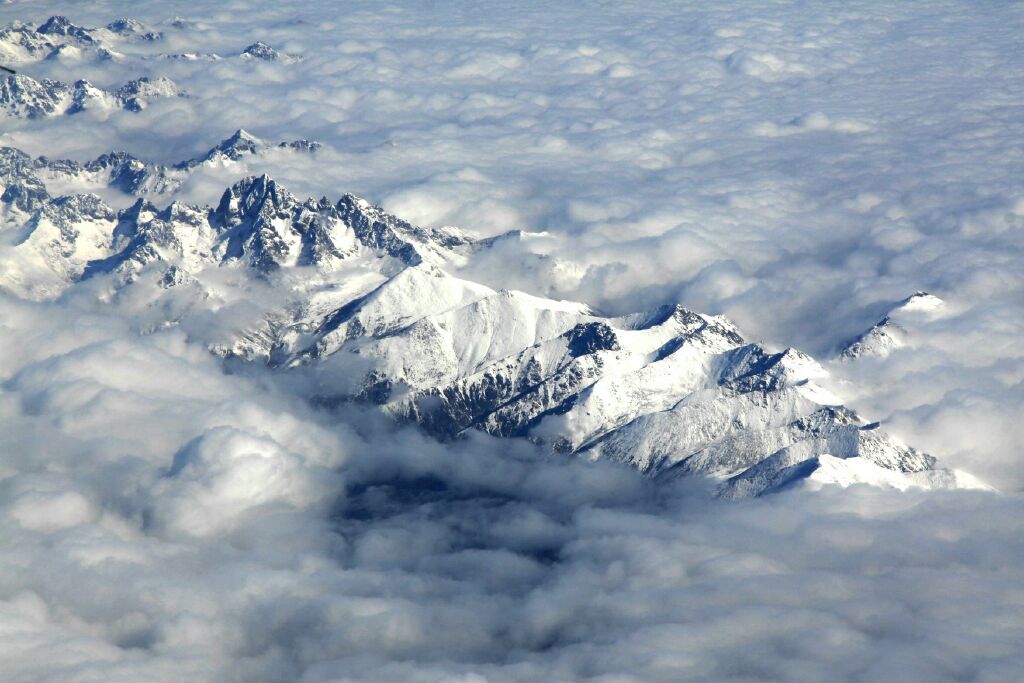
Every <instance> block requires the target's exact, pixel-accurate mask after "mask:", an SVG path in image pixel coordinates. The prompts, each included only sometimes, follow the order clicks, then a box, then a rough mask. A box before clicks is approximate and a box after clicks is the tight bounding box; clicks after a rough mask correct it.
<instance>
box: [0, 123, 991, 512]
mask: <svg viewBox="0 0 1024 683" xmlns="http://www.w3.org/2000/svg"><path fill="white" fill-rule="evenodd" d="M236 138H238V139H236V140H235V142H236V143H240V142H241V143H244V142H245V140H244V137H243V136H236ZM229 147H230V148H231V149H239V150H241V149H243V148H244V147H245V145H244V144H241V145H238V144H233V145H229ZM215 149H218V148H215ZM219 153H224V154H228V155H230V154H231V152H230V151H226V150H220V152H219ZM40 164H42V166H40ZM40 168H49V166H47V165H46V163H45V162H40V161H39V160H33V159H31V158H30V157H28V156H27V155H25V154H23V153H21V152H19V151H17V150H13V149H4V150H0V186H2V187H0V189H2V194H0V210H2V211H3V219H4V223H3V224H4V225H5V228H4V229H3V230H2V231H0V236H2V237H3V240H2V244H3V246H2V247H0V287H3V288H5V289H7V290H9V291H12V292H14V293H16V294H18V295H20V296H27V297H33V298H53V297H57V296H60V295H61V294H62V293H63V292H65V291H67V290H68V289H69V288H73V287H83V286H88V287H91V288H93V289H94V291H95V293H96V295H97V296H101V297H107V298H109V299H110V300H111V301H114V302H116V300H118V298H119V297H124V298H127V299H130V300H132V301H133V302H137V301H138V300H139V299H142V300H145V301H146V302H148V303H147V306H148V307H149V309H150V310H151V311H153V312H154V313H153V315H154V316H156V317H157V318H158V320H157V321H156V324H163V325H166V324H175V323H176V322H177V321H178V320H181V319H183V318H185V317H187V316H188V315H190V313H192V312H200V313H203V314H207V315H215V314H216V313H215V311H217V310H219V309H220V307H221V305H222V304H223V303H224V302H225V301H228V300H230V299H231V298H232V297H235V296H237V295H238V293H239V292H240V291H243V290H244V289H245V288H247V287H255V286H258V285H259V283H266V284H267V285H268V289H267V291H268V292H272V293H274V294H275V296H268V298H267V301H266V303H265V306H264V308H263V309H262V310H261V311H260V313H259V315H258V316H255V317H254V318H252V319H250V320H249V321H247V323H246V324H239V325H235V326H233V327H232V332H231V333H230V334H227V335H225V336H223V337H221V338H219V339H211V340H209V343H210V347H211V349H212V350H213V351H215V352H217V353H219V354H221V355H223V356H225V357H227V358H232V359H235V361H234V362H259V363H267V364H269V365H271V366H273V367H275V368H277V369H278V371H279V372H314V373H316V375H317V377H318V378H319V379H320V381H321V385H322V391H321V392H320V394H319V395H318V396H316V397H311V398H314V399H315V400H317V401H319V402H320V403H322V404H324V405H328V406H329V405H332V404H336V403H338V402H345V401H364V402H369V403H375V404H378V405H379V406H380V407H381V409H382V410H384V411H386V412H387V413H389V414H391V415H393V416H394V417H395V418H397V419H400V420H409V421H413V422H416V423H418V424H419V425H421V426H422V427H423V429H425V430H426V431H428V432H429V433H431V434H433V435H434V436H436V437H437V438H440V439H453V438H458V437H459V435H461V434H463V433H464V432H466V430H481V431H484V432H487V433H490V434H493V435H495V436H500V437H520V438H527V439H531V440H533V441H535V442H537V443H541V444H545V445H546V446H548V447H549V448H551V449H552V450H553V451H554V452H557V453H565V454H575V455H577V456H579V457H586V458H594V459H597V458H606V459H611V460H615V461H620V462H623V463H627V464H629V465H631V466H634V467H636V468H638V469H640V470H642V471H643V472H645V473H648V474H649V475H651V476H657V477H675V476H683V475H706V476H709V477H712V478H714V479H716V480H718V481H719V482H720V483H719V486H720V491H721V493H722V495H725V496H751V495H760V494H762V493H766V492H770V491H776V490H779V489H780V488H783V487H786V486H790V485H794V484H798V483H805V484H806V483H808V482H810V483H815V484H820V483H840V484H849V483H855V482H866V483H874V484H886V485H892V486H897V487H909V486H921V487H938V488H950V487H962V486H978V485H980V484H979V483H978V482H977V481H976V480H974V479H973V478H971V477H970V476H969V475H966V474H964V473H961V472H955V471H950V470H947V469H943V468H941V467H939V466H938V464H937V463H936V461H935V459H934V458H933V457H931V456H929V455H927V454H924V453H921V452H920V451H917V450H915V449H913V448H911V447H908V446H906V445H904V444H902V443H900V442H899V441H897V440H896V439H894V438H892V437H891V436H888V435H886V434H885V433H884V431H882V430H881V429H880V428H879V426H878V425H877V424H866V423H865V422H864V421H863V420H862V419H861V418H860V417H858V416H857V415H856V414H855V413H853V412H852V411H850V410H849V409H847V408H844V407H842V406H841V405H840V401H839V399H838V398H836V397H835V396H833V395H832V394H831V393H829V392H828V391H827V390H826V389H825V388H823V387H822V386H821V385H820V384H819V381H820V380H822V379H823V378H825V377H826V375H827V373H826V371H825V370H824V368H822V366H820V365H819V364H818V363H816V362H815V361H814V360H813V359H811V358H810V357H808V356H807V355H805V354H803V353H801V352H799V351H796V350H794V349H786V350H783V351H780V352H773V351H771V350H769V349H766V348H764V347H763V346H762V345H760V344H758V343H754V342H750V341H749V340H746V339H745V338H744V337H743V336H742V334H741V333H740V331H739V330H737V329H736V327H735V326H734V325H733V324H732V323H731V322H729V321H728V320H726V319H724V318H721V317H718V316H708V315H703V314H700V313H697V312H693V311H689V310H687V309H685V308H682V307H680V306H665V307H662V308H659V309H657V310H654V311H649V312H644V313H638V314H635V315H629V316H622V317H613V318H609V317H605V316H602V315H600V314H599V313H597V312H595V311H592V310H590V309H589V308H588V307H587V306H585V305H583V304H579V303H574V302H566V301H555V300H551V299H545V298H540V297H535V296H531V295H528V294H525V293H522V292H516V291H507V290H501V291H496V290H493V289H491V288H489V287H486V286H483V285H480V284H477V283H474V282H470V281H467V280H463V279H460V278H458V277H456V276H455V275H453V274H452V273H453V272H457V270H458V268H459V267H460V266H461V265H464V264H465V263H466V262H467V261H469V260H471V259H472V258H473V257H474V254H475V253H476V252H477V250H479V249H481V248H483V246H485V245H486V242H483V241H481V242H478V241H475V240H473V239H472V238H471V237H470V236H468V235H466V234H465V233H463V232H461V231H458V230H456V229H428V228H421V227H418V226H414V225H412V224H409V223H407V222H405V221H402V220H401V219H399V218H397V217H395V216H392V215H389V214H387V213H386V212H384V211H383V210H381V209H380V208H377V207H374V206H372V205H371V204H369V203H368V202H366V201H364V200H361V199H359V198H357V197H354V196H352V195H345V196H343V197H342V198H341V199H339V200H337V201H334V200H328V199H326V198H323V199H319V200H316V199H306V200H303V199H300V198H298V197H295V196H294V195H292V194H291V193H289V192H288V191H287V190H286V189H284V188H282V187H281V186H279V185H278V184H277V183H276V182H274V181H273V180H272V179H270V178H268V177H266V176H260V177H250V178H247V179H245V180H243V181H241V182H239V183H237V184H235V185H233V186H232V187H231V188H229V189H228V190H226V191H225V192H224V194H223V197H222V198H221V200H220V202H219V203H218V204H217V206H215V207H197V206H189V205H185V204H181V203H171V204H170V205H168V206H166V207H163V208H161V207H157V206H155V205H154V204H152V203H151V202H149V201H147V200H146V199H141V198H140V199H139V200H138V201H137V202H136V203H135V204H134V205H133V206H131V207H130V208H128V209H126V210H122V211H114V210H113V209H111V208H110V207H108V206H106V205H105V204H104V203H103V202H102V201H101V200H100V199H99V198H98V197H96V196H94V195H73V196H68V197H52V196H51V195H50V194H49V193H48V191H47V189H46V184H45V182H44V181H43V179H42V178H41V177H40V176H39V174H38V171H39V170H40ZM114 177H115V176H113V175H112V176H111V178H114ZM112 182H113V180H112ZM132 186H133V185H132V184H130V183H129V185H128V186H127V187H128V188H129V189H130V188H131V187H132ZM226 274H227V276H226Z"/></svg>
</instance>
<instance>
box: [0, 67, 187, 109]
mask: <svg viewBox="0 0 1024 683" xmlns="http://www.w3.org/2000/svg"><path fill="white" fill-rule="evenodd" d="M183 96H184V93H183V92H182V91H181V89H179V88H178V86H177V85H175V84H174V82H173V81H171V80H170V79H168V78H163V77H159V78H153V79H150V78H148V77H143V78H139V79H136V80H133V81H129V82H128V83H125V84H124V85H123V86H121V87H120V88H119V89H118V90H116V91H108V90H103V89H101V88H97V87H96V86H94V85H93V84H91V83H89V82H88V81H84V80H80V81H76V82H75V83H73V84H68V83H63V82H61V81H54V80H50V79H43V80H42V81H37V80H35V79H34V78H31V77H29V76H25V75H21V74H18V75H15V76H6V77H4V78H3V79H0V114H2V115H4V116H8V117H11V118H28V119H38V118H47V117H51V116H62V115H67V114H77V113H79V112H83V111H86V110H89V111H116V110H126V111H133V112H138V111H142V110H143V109H145V108H146V107H147V106H148V105H149V103H150V102H151V101H152V100H154V99H158V98H165V97H183Z"/></svg>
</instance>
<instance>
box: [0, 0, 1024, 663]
mask: <svg viewBox="0 0 1024 683" xmlns="http://www.w3.org/2000/svg"><path fill="white" fill-rule="evenodd" d="M53 14H65V15H67V16H68V17H69V18H70V19H71V20H72V21H73V22H75V23H77V24H81V25H85V26H105V25H107V24H109V23H110V22H112V21H114V20H116V19H118V18H120V17H123V16H131V17H133V18H136V19H138V20H140V21H142V22H143V23H144V24H145V25H146V26H147V27H148V28H150V29H152V30H157V31H161V32H163V38H162V39H161V40H159V41H152V42H150V41H141V40H140V41H138V42H132V43H130V44H129V43H128V42H126V43H125V45H124V46H123V49H120V50H119V53H118V54H117V55H114V57H113V58H109V59H107V58H97V57H96V56H95V55H93V54H92V53H90V51H89V50H88V49H82V50H78V51H71V50H66V51H63V52H62V53H61V54H60V55H57V56H56V57H54V58H53V59H48V60H43V61H32V60H28V61H26V62H25V63H24V64H20V63H18V64H14V65H15V66H16V67H17V68H18V69H19V71H20V72H21V73H23V74H26V75H29V76H32V77H33V78H37V79H42V78H52V79H55V80H60V81H63V82H74V81H76V80H78V79H82V78H85V79H88V80H89V81H91V82H92V83H93V84H95V85H96V86H97V87H99V88H102V89H104V90H108V91H111V90H116V89H117V88H119V87H120V86H121V85H122V84H124V83H126V82H128V81H129V80H131V79H136V78H139V77H141V76H150V77H158V76H163V77H166V78H169V79H171V80H173V81H174V83H175V84H177V86H178V87H180V88H181V89H182V90H183V91H184V92H185V93H187V95H188V96H187V97H174V98H165V99H161V100H154V101H153V102H151V103H149V105H148V106H147V107H145V108H144V109H143V110H142V111H139V112H127V111H120V110H109V109H96V110H91V111H90V110H86V111H84V112H82V113H79V114H75V115H73V116H58V117H52V118H46V119H38V120H22V119H2V120H0V131H2V135H0V143H2V144H3V145H11V146H16V147H20V148H23V149H25V150H26V151H28V152H30V153H32V154H36V155H46V156H48V157H51V158H61V157H71V158H76V159H79V160H83V161H84V160H87V159H91V158H94V157H95V156H97V155H99V154H101V153H105V152H108V151H110V150H111V149H125V150H127V151H129V152H131V153H133V154H135V155H136V156H138V157H139V158H142V159H145V160H146V161H150V162H155V163H165V164H171V163H175V162H178V161H180V160H182V159H186V158H190V157H194V156H197V155H199V154H201V153H202V152H204V151H205V150H207V149H209V148H210V147H211V146H212V145H213V144H215V143H217V142H218V141H220V140H222V139H224V138H225V137H226V136H228V135H230V134H231V132H233V131H234V130H236V129H238V128H245V129H247V130H249V131H251V132H253V133H255V134H256V135H259V136H260V137H261V138H264V139H267V140H292V139H310V140H317V141H319V142H321V143H322V144H323V145H324V147H323V148H322V149H321V150H319V151H318V152H317V153H316V154H315V155H291V154H280V155H269V156H261V157H260V158H259V160H258V163H256V162H249V161H243V162H242V163H239V164H234V165H232V164H224V165H211V166H210V167H208V168H204V169H203V170H202V171H201V172H199V173H196V174H195V175H194V176H192V177H190V179H189V180H188V181H187V182H186V184H185V185H184V186H183V187H182V188H181V189H180V190H179V191H178V194H177V195H176V197H177V198H181V199H184V200H188V201H196V202H203V203H210V202H214V203H215V202H216V199H217V198H218V196H219V194H220V192H222V191H223V188H224V187H225V185H227V184H229V183H230V182H231V181H233V180H235V179H237V178H239V177H241V176H244V175H248V174H250V173H264V172H266V173H269V174H270V175H271V176H273V177H274V178H276V179H277V180H279V181H280V182H282V183H283V184H284V185H286V186H287V187H288V188H289V189H291V190H292V191H293V192H298V193H300V194H309V195H313V196H317V197H319V196H321V195H327V196H330V197H337V196H339V195H341V194H342V193H345V192H353V193H356V194H359V195H361V196H365V197H367V198H368V199H370V200H372V201H374V202H376V203H380V204H382V205H383V206H384V207H385V208H386V209H388V210H391V211H394V212H395V213H398V214H399V215H401V216H402V217H403V218H406V219H409V220H411V221H413V222H419V223H423V224H426V225H431V226H441V225H446V224H454V225H459V226H462V227H465V228H469V229H473V230H476V231H478V232H480V233H481V234H484V235H488V234H497V233H499V232H502V231H504V230H507V229H511V228H522V229H524V230H527V231H530V232H531V233H543V234H542V235H541V234H538V235H534V236H532V237H529V238H523V239H508V240H502V241H501V242H500V243H499V244H498V245H497V246H496V247H495V248H494V249H493V250H492V253H493V259H491V260H490V261H487V262H483V263H478V264H477V265H476V266H474V268H473V270H472V271H471V272H466V273H461V274H460V275H461V276H463V277H466V278H467V279H470V280H474V281H480V282H484V283H485V284H487V285H489V286H492V287H496V288H497V287H514V288H518V289H522V290H525V291H527V292H531V293H534V294H537V295H545V296H553V297H555V298H559V299H571V300H577V301H584V302H586V303H587V304H589V305H591V306H593V307H594V308H595V309H597V310H601V311H604V312H606V313H609V314H620V313H626V312H632V311H635V310H641V309H645V308H653V307H654V306H656V305H658V304H661V303H666V302H672V303H675V302H677V301H678V302H681V303H683V304H685V305H686V306H688V307H690V308H693V309H695V310H699V311H702V312H706V313H711V314H717V313H723V314H726V315H728V316H729V317H731V318H732V319H734V320H736V321H737V322H738V323H739V324H740V327H741V328H742V329H743V330H744V331H745V332H746V333H747V334H748V336H750V337H753V338H761V339H764V340H766V341H767V342H769V343H773V344H777V345H779V346H780V347H782V346H790V345H792V346H797V347H799V348H802V349H804V350H806V351H808V352H811V353H812V354H813V355H815V356H816V357H817V358H819V359H821V360H825V359H827V358H828V357H829V356H830V354H833V353H834V352H836V351H838V349H840V348H841V347H842V346H843V345H844V344H846V343H847V342H849V341H850V340H851V339H853V338H855V337H856V336H857V335H859V334H861V333H862V332H864V331H865V330H867V329H868V328H870V327H871V326H872V325H874V324H876V323H878V322H879V320H880V319H882V318H883V317H884V316H885V315H886V314H887V313H888V312H889V311H891V310H893V309H894V307H896V306H898V304H899V302H901V301H902V300H903V299H905V298H906V297H908V296H909V295H911V294H913V293H914V292H916V291H919V290H924V291H928V292H930V293H931V294H933V295H935V296H937V297H939V298H941V299H942V301H944V302H945V303H944V304H943V306H942V311H941V315H912V316H904V318H905V320H903V322H902V324H903V327H904V328H906V331H907V333H906V335H905V336H904V337H902V338H901V343H902V346H900V347H899V348H897V349H895V350H893V351H892V352H891V353H889V354H888V355H887V356H885V357H884V358H877V357H871V358H862V359H860V360H858V361H856V362H854V363H835V364H833V365H832V366H831V367H830V369H831V370H832V371H833V374H834V375H835V376H839V377H845V378H846V379H847V380H848V383H847V384H844V385H843V387H842V389H843V392H842V393H843V395H844V398H845V399H847V401H848V402H849V403H850V404H851V405H852V406H853V407H854V408H856V409H857V410H859V411H862V412H863V413H864V414H865V415H869V416H871V417H872V418H876V419H883V420H886V421H887V425H886V427H887V429H889V430H890V431H892V432H894V433H897V434H899V435H900V436H901V437H903V438H904V439H905V440H906V441H908V442H909V443H912V444H914V445H916V446H918V447H921V448H923V449H925V450H928V451H930V452H932V453H934V454H936V455H938V456H940V457H941V458H942V459H943V460H944V461H945V462H946V463H948V464H950V465H952V466H955V467H957V468H962V469H963V470H966V471H968V472H971V473H973V474H976V475H978V476H979V477H981V478H982V479H984V480H985V481H986V482H988V483H991V484H993V485H994V486H996V487H997V488H999V489H1001V490H1002V491H1004V492H1005V493H1004V494H1003V495H999V496H997V495H991V494H985V493H961V494H952V493H931V494H925V493H920V492H915V491H907V492H902V493H900V492H893V491H886V490H865V489H863V488H862V487H853V488H846V489H842V488H839V487H834V486H822V487H821V488H820V490H818V491H817V492H815V491H811V490H801V491H792V492H786V493H782V494H778V495H775V496H771V497H769V498H766V499H763V500H760V501H750V502H728V503H727V502H722V501H711V500H709V499H708V498H707V496H706V494H705V492H702V491H700V490H696V489H695V488H694V487H695V485H690V484H687V483H685V482H684V483H680V484H678V485H673V486H662V487H659V488H655V487H654V486H653V485H651V484H650V483H649V482H645V481H643V480H640V479H639V478H637V477H636V476H635V475H633V474H632V473H631V472H628V471H622V470H620V469H618V468H614V467H610V466H608V467H606V466H603V465H602V464H600V463H598V464H583V463H577V462H573V461H569V460H551V459H542V460H538V459H537V455H536V453H534V452H533V451H532V450H530V449H528V448H527V447H526V446H525V445H523V444H516V443H514V442H500V443H496V442H494V441H493V440H485V439H483V438H482V437H480V438H476V437H475V438H473V439H470V440H469V441H468V442H466V443H460V444H457V445H454V446H452V445H446V446H441V445H438V444H436V443H434V442H432V441H430V440H429V439H426V438H424V437H421V436H420V435H418V434H417V433H415V432H414V431H412V430H404V431H401V432H398V433H396V432H395V431H394V429H393V427H392V426H391V425H390V424H389V423H387V422H386V421H384V420H382V419H380V418H379V417H377V416H375V415H374V414H372V413H362V412H356V411H355V409H353V412H352V414H349V413H344V414H343V415H342V416H341V418H339V417H338V416H334V417H332V418H330V419H326V418H325V417H324V416H322V415H320V414H318V413H315V412H313V411H312V410H311V409H308V408H306V407H305V406H304V404H303V402H302V401H301V400H300V399H299V398H297V397H296V396H297V395H303V394H304V393H306V392H308V391H309V390H310V387H308V386H306V385H305V384H303V383H302V382H298V381H296V386H292V385H287V384H281V383H278V382H271V381H270V380H268V379H267V378H265V377H263V376H261V375H259V374H254V375H252V376H243V375H224V374H222V373H221V371H220V367H219V365H218V363H217V362H216V361H215V360H214V359H213V358H211V357H210V356H209V355H208V354H207V353H206V352H205V350H203V349H200V348H197V347H196V346H194V345H193V344H190V343H189V341H188V332H189V331H188V330H169V331H166V332H162V333H158V334H153V335H150V336H146V337H139V336H137V335H136V334H135V333H134V330H135V329H137V327H138V325H137V321H131V320H122V319H118V318H116V317H106V316H104V314H103V313H102V311H95V310H91V308H92V306H91V304H90V303H89V302H88V301H87V299H88V297H86V296H81V295H79V296H70V297H68V298H66V299H64V300H61V301H60V302H58V303H56V304H52V305H51V304H47V305H34V304H33V305H29V304H22V303H18V302H15V301H13V300H10V299H3V300H0V382H2V385H0V387H2V389H0V421H2V422H0V427H2V429H0V544H2V546H0V548H2V552H0V672H2V674H0V678H4V679H10V680H14V681H34V680H56V681H64V680H82V681H86V680H124V681H138V680H166V681H180V680H246V681H250V680H268V681H279V680H307V681H326V680H352V681H403V682H404V681H447V680H455V681H464V682H466V683H468V682H471V681H472V682H474V683H477V682H479V681H522V680H566V681H575V680H600V681H604V682H605V683H608V682H610V681H651V680H664V681H685V680H693V681H698V680H701V681H703V680H714V681H775V680H782V681H819V680H825V679H829V680H842V681H890V680H913V681H918V680H920V681H959V680H977V681H986V682H987V681H1008V682H1009V681H1018V680H1019V679H1020V672H1021V670H1024V660H1022V658H1021V652H1024V635H1022V634H1024V623H1022V621H1024V617H1022V616H1021V615H1022V614H1024V598H1022V595H1024V593H1022V585H1024V574H1022V569H1021V567H1022V566H1024V564H1022V560H1024V544H1022V533H1024V528H1022V523H1024V522H1022V520H1024V514H1022V513H1024V509H1022V503H1021V499H1020V497H1019V494H1018V493H1017V492H1018V491H1019V490H1020V489H1021V487H1022V485H1024V467H1022V447H1024V431H1022V430H1024V427H1022V424H1024V423H1022V421H1021V420H1020V416H1021V415H1022V414H1024V358H1022V356H1024V181H1022V178H1024V100H1022V95H1021V93H1024V49H1022V48H1021V38H1020V36H1021V35H1024V6H1019V5H1015V4H1012V3H939V2H929V3H900V4H898V5H897V4H896V3H885V4H884V5H883V4H882V3H877V4H870V3H868V4H857V3H835V4H833V5H828V4H825V3H814V4H776V3H764V4H761V3H742V4H740V3H737V4H735V5H718V4H716V5H715V6H714V7H712V8H707V7H702V6H700V5H694V6H671V5H670V4H668V3H653V2H652V3H647V4H642V5H639V6H638V5H636V4H631V3H601V4H598V3H589V4H582V3H557V4H556V3H537V4H534V5H527V4H522V3H494V4H488V3H474V4H473V5H472V6H470V5H469V4H468V3H441V2H431V3H427V2H424V3H409V4H408V5H404V6H397V5H395V6H392V5H382V4H380V3H336V2H322V3H314V2H275V3H269V2H246V3H242V2H236V3H230V2H226V3H225V2H219V3H210V4H209V5H208V6H207V5H206V4H205V3H203V2H188V3H184V2H169V1H162V2H148V1H142V2H131V3H127V2H90V3H81V2H69V3H58V2H33V1H25V2H22V1H18V2H9V3H6V4H3V5H0V20H2V22H3V23H8V22H10V21H14V20H22V21H25V22H27V23H29V24H31V25H33V26H35V25H38V24H40V23H42V22H43V21H44V20H45V19H47V17H49V16H50V15H53ZM175 17H178V18H179V21H173V20H174V19H175ZM256 41H262V42H263V43H266V44H267V45H269V46H271V47H272V48H273V49H275V50H276V51H277V52H278V53H279V56H280V58H279V59H276V60H270V61H264V60H261V59H258V58H251V57H242V56H241V53H242V51H243V50H244V49H245V48H246V47H247V46H249V45H252V44H253V43H254V42H256ZM168 54H172V55H189V57H188V58H175V59H169V58H165V57H164V56H162V55H168ZM214 54H215V55H217V56H218V57H220V58H219V59H213V58H212V57H210V55H214ZM250 164H251V165H250ZM124 201H125V203H129V202H130V199H128V198H125V200H124ZM531 250H540V251H542V252H545V253H549V254H551V255H553V256H555V257H557V259H558V260H555V259H552V260H549V261H537V260H535V259H529V258H526V256H527V254H528V252H529V251H531ZM29 265H30V264H29ZM826 464H827V465H828V467H827V468H824V469H823V471H822V472H821V476H820V478H819V483H820V482H827V481H835V482H840V483H842V482H844V481H845V480H846V479H847V478H848V477H849V476H850V475H851V473H850V472H848V471H845V470H844V468H843V463H839V462H830V461H829V462H827V463H826ZM857 474H858V477H859V478H863V477H864V473H857ZM881 478H884V477H881ZM810 488H814V487H810Z"/></svg>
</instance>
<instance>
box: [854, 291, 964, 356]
mask: <svg viewBox="0 0 1024 683" xmlns="http://www.w3.org/2000/svg"><path fill="white" fill-rule="evenodd" d="M944 306H945V303H944V302H943V301H942V299H940V298H939V297H937V296H934V295H932V294H929V293H928V292H917V293H915V294H912V295H911V296H909V297H907V298H906V299H903V300H902V301H900V302H899V303H897V304H896V305H895V306H893V307H892V308H890V309H889V311H888V312H887V313H886V314H885V315H884V316H883V317H882V319H881V320H879V321H878V322H877V323H875V324H874V325H872V326H871V327H870V328H869V329H868V330H866V331H865V332H863V333H862V334H860V335H858V336H857V337H855V338H854V339H851V340H850V341H849V342H847V343H846V344H844V345H843V348H842V349H841V350H840V352H839V355H840V357H841V358H842V359H844V360H855V359H857V358H862V357H866V356H871V357H876V358H884V357H885V356H888V355H889V354H890V353H892V352H893V351H894V350H896V349H898V348H901V347H903V346H904V345H906V343H907V338H908V335H909V334H910V332H909V330H910V329H912V328H914V327H916V326H917V325H919V324H921V323H922V322H925V321H927V320H931V319H934V318H937V317H940V316H941V315H942V314H943V311H944Z"/></svg>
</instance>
